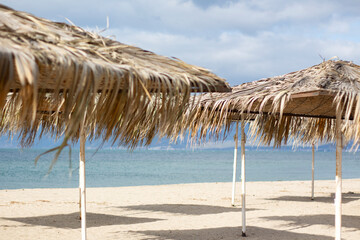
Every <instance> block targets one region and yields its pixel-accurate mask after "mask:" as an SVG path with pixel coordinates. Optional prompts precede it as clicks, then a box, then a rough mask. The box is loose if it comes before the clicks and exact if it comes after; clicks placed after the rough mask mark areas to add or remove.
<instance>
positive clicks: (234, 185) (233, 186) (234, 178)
mask: <svg viewBox="0 0 360 240" xmlns="http://www.w3.org/2000/svg"><path fill="white" fill-rule="evenodd" d="M238 132H239V121H236V133H235V136H234V141H235V148H234V166H233V183H232V195H231V205H232V206H235V187H236V165H237V149H238V139H239V136H238Z"/></svg>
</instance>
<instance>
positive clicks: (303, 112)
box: [192, 60, 360, 239]
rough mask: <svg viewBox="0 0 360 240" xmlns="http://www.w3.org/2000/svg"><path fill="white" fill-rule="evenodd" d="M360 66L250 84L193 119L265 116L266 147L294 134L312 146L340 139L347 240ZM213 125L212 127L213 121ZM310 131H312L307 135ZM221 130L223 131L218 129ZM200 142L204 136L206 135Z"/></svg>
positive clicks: (261, 126)
mask: <svg viewBox="0 0 360 240" xmlns="http://www.w3.org/2000/svg"><path fill="white" fill-rule="evenodd" d="M359 91H360V66H358V65H355V64H353V63H351V62H346V61H340V60H337V61H332V60H330V61H325V62H323V63H321V64H319V65H316V66H313V67H310V68H307V69H304V70H301V71H297V72H292V73H289V74H285V75H283V76H278V77H272V78H267V79H262V80H259V81H255V82H249V83H245V84H242V85H239V86H237V87H234V88H233V92H232V93H231V94H214V95H216V100H215V101H214V100H210V99H209V98H208V97H207V96H205V97H204V98H203V100H202V106H201V107H200V108H198V109H197V110H196V111H195V113H192V115H194V116H197V117H198V121H199V122H198V125H197V126H196V127H197V128H199V125H201V123H204V124H203V132H206V129H210V130H213V131H214V129H216V128H217V127H218V128H220V127H221V126H226V129H229V126H230V123H231V121H233V120H236V119H239V116H240V114H259V116H258V117H257V118H256V119H255V121H254V124H253V128H252V129H253V130H254V131H255V132H256V136H257V137H258V138H260V140H261V141H262V142H265V143H268V144H269V143H271V142H274V144H275V146H280V144H281V143H282V142H285V143H286V141H287V139H288V138H289V137H290V135H292V136H294V137H295V138H301V139H302V140H303V141H311V142H313V141H314V140H317V139H320V140H323V139H324V138H325V139H327V140H331V139H336V198H335V202H336V214H335V215H336V217H335V219H336V221H335V222H336V224H335V226H336V239H340V238H341V195H342V193H341V151H342V146H343V140H342V138H343V136H344V138H345V139H346V140H347V141H349V140H353V141H354V142H355V143H358V142H359V140H360V97H359V96H358V93H359ZM211 121H212V122H213V124H211V125H209V122H211ZM305 129H306V130H305ZM216 131H219V130H216ZM200 137H203V136H201V135H200Z"/></svg>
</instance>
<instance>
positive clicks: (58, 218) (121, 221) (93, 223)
mask: <svg viewBox="0 0 360 240" xmlns="http://www.w3.org/2000/svg"><path fill="white" fill-rule="evenodd" d="M3 219H6V220H11V221H16V222H21V223H25V224H30V225H39V226H46V227H56V228H70V229H77V228H81V223H80V218H79V213H78V212H75V213H70V214H55V215H47V216H36V217H23V218H3ZM160 220H163V219H156V218H136V217H124V216H116V215H109V214H99V213H86V225H87V227H88V228H91V227H101V226H110V225H130V224H138V223H146V222H155V221H160Z"/></svg>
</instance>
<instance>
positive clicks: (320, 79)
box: [192, 60, 360, 146]
mask: <svg viewBox="0 0 360 240" xmlns="http://www.w3.org/2000/svg"><path fill="white" fill-rule="evenodd" d="M359 92H360V66H358V65H355V64H353V63H351V62H347V61H341V60H329V61H325V62H323V63H321V64H318V65H315V66H313V67H310V68H307V69H303V70H300V71H297V72H292V73H288V74H285V75H282V76H278V77H272V78H266V79H262V80H259V81H255V82H249V83H244V84H241V85H239V86H236V87H234V88H233V90H232V93H216V94H212V95H211V96H212V97H213V98H211V96H210V94H205V95H203V96H202V99H203V100H200V101H201V105H200V107H199V108H196V109H193V110H192V112H193V114H194V113H195V114H196V115H197V116H198V124H200V125H201V126H203V128H205V130H213V129H214V128H221V127H223V126H226V128H227V129H228V128H229V126H228V125H229V124H231V121H229V119H234V118H233V116H232V114H233V113H234V112H236V113H238V114H239V113H246V114H248V116H251V118H253V115H251V114H259V116H258V117H257V118H256V120H255V121H254V123H253V124H252V125H251V126H252V127H251V128H252V133H253V135H254V136H255V137H256V138H258V139H259V140H261V141H262V142H263V143H267V144H270V143H271V142H273V143H274V145H275V146H279V145H280V144H281V142H282V141H284V142H286V141H287V139H288V138H289V137H293V138H295V139H298V140H301V141H304V142H312V141H314V139H317V140H323V141H330V140H332V139H333V136H334V130H333V126H334V124H335V122H334V121H333V119H335V117H336V112H337V111H340V112H341V114H342V118H343V127H342V130H343V133H344V134H345V137H346V139H347V140H348V141H350V140H353V141H354V142H358V141H359V139H360V98H359V96H358V93H359ZM309 117H310V118H309ZM214 119H215V121H214ZM235 119H236V117H235ZM217 131H218V130H217Z"/></svg>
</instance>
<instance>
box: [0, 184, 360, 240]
mask: <svg viewBox="0 0 360 240" xmlns="http://www.w3.org/2000/svg"><path fill="white" fill-rule="evenodd" d="M237 189H238V192H237V193H236V196H237V198H236V203H237V205H236V206H235V207H232V206H231V183H196V184H179V185H163V186H139V187H118V188H88V189H87V224H88V239H90V240H91V239H93V240H95V239H174V240H193V239H194V240H196V239H199V240H202V239H204V240H205V239H206V240H208V239H216V240H218V239H241V227H240V226H241V206H239V205H240V184H239V183H238V184H237ZM334 190H335V181H316V182H315V200H314V201H311V200H310V192H311V183H310V181H291V182H249V183H247V226H248V227H247V235H248V238H246V239H261V240H264V239H276V240H293V239H301V240H303V239H316V240H328V239H329V240H330V239H334V237H333V236H334V232H335V230H334V219H335V218H334V212H335V207H334V199H333V197H334V194H333V193H334ZM343 193H344V195H343V205H342V211H343V218H342V221H343V231H342V232H343V239H349V240H350V239H351V240H357V239H360V179H351V180H350V179H349V180H343ZM78 198H79V190H78V189H24V190H22V189H20V190H1V191H0V239H17V240H19V239H46V240H50V239H67V240H70V239H81V233H80V231H81V230H80V221H79V205H78Z"/></svg>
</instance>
